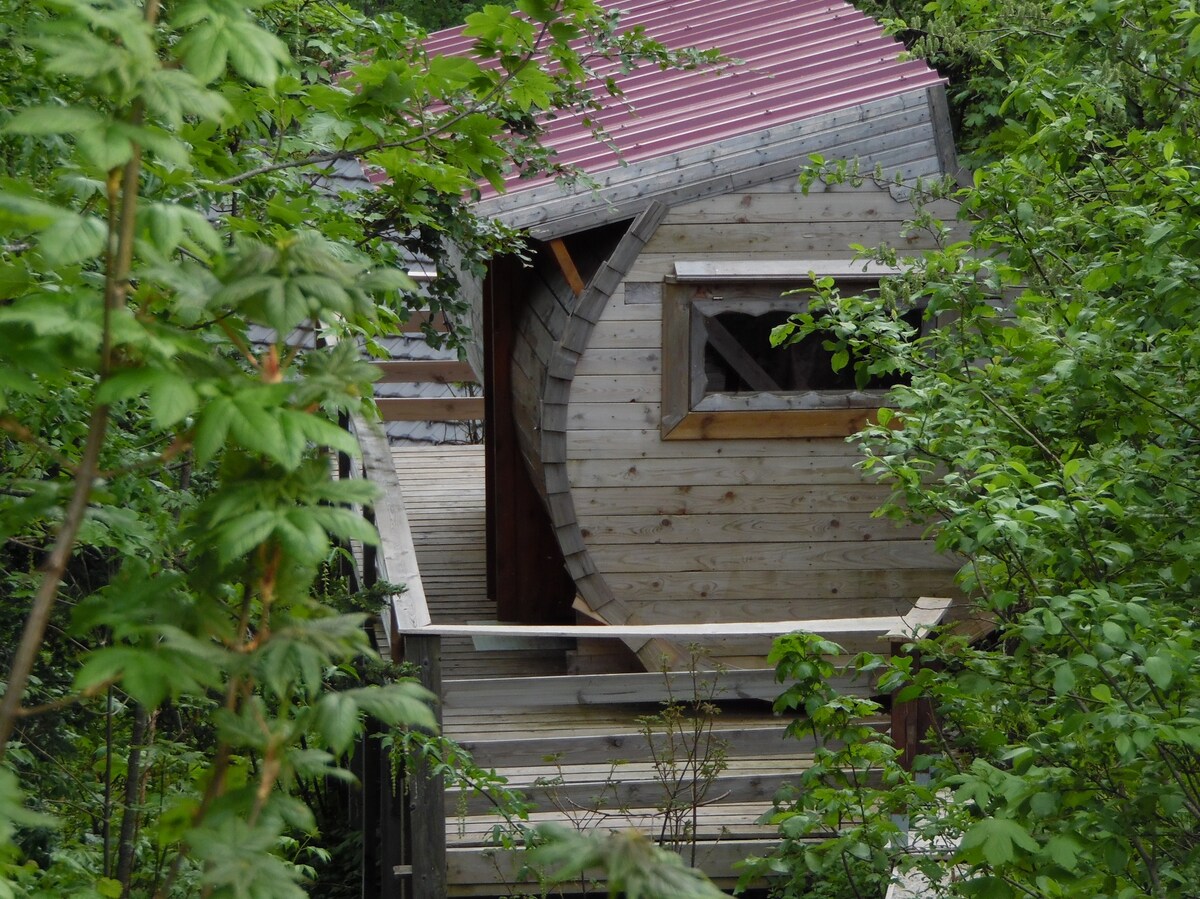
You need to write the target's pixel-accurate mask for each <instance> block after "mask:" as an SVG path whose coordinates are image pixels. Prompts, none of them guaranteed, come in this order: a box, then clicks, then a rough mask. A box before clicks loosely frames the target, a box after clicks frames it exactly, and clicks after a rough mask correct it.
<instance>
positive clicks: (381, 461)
mask: <svg viewBox="0 0 1200 899" xmlns="http://www.w3.org/2000/svg"><path fill="white" fill-rule="evenodd" d="M353 428H354V433H355V435H356V437H357V438H358V443H359V446H360V447H361V448H362V467H363V475H364V477H366V479H367V480H369V481H371V483H373V484H375V485H376V486H377V487H378V488H379V490H380V495H379V497H378V498H377V499H376V500H375V504H374V506H373V507H372V508H373V512H374V516H375V528H376V530H377V531H378V532H379V550H378V552H377V553H376V565H377V567H378V569H379V570H378V572H377V574H378V577H379V578H380V579H381V580H383V581H385V582H387V583H392V584H403V585H404V587H405V591H404V593H401V594H398V595H395V596H393V597H392V598H391V602H390V606H391V620H392V621H393V622H394V623H395V624H396V625H397V626H400V627H421V626H422V625H425V624H429V621H430V618H429V607H428V605H427V604H426V600H425V588H424V585H423V583H422V581H421V570H420V565H419V564H418V560H417V551H416V547H415V546H414V545H413V536H412V527H411V525H410V524H409V520H408V514H407V512H406V511H405V508H404V494H403V490H402V489H401V487H400V482H399V480H398V479H397V477H396V469H395V467H394V466H393V463H392V456H391V453H390V451H389V450H388V445H387V438H386V437H385V436H384V435H383V433H382V432H380V431H379V430H377V429H376V428H375V427H373V426H372V425H369V424H367V423H366V422H364V421H363V420H362V419H359V418H355V419H354V420H353Z"/></svg>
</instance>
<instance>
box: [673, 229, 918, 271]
mask: <svg viewBox="0 0 1200 899" xmlns="http://www.w3.org/2000/svg"><path fill="white" fill-rule="evenodd" d="M814 224H815V223H814ZM898 226H899V223H896V226H895V227H897V229H898ZM903 272H904V266H899V265H884V264H883V263H879V262H872V261H866V260H863V261H856V260H854V259H735V260H720V261H710V260H705V259H698V260H681V261H678V262H676V263H675V275H676V277H678V278H679V280H680V281H688V282H695V283H708V282H717V283H728V282H731V281H771V282H783V283H786V284H803V283H810V282H811V281H812V280H813V279H814V278H837V279H838V280H840V281H854V280H864V281H874V280H878V279H879V278H881V277H886V276H887V275H898V274H901V273H903Z"/></svg>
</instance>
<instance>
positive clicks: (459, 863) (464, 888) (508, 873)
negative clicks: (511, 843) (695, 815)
mask: <svg viewBox="0 0 1200 899" xmlns="http://www.w3.org/2000/svg"><path fill="white" fill-rule="evenodd" d="M778 843H779V840H778V838H770V839H764V840H753V839H746V840H733V839H724V840H721V841H717V842H708V841H701V842H699V843H698V845H697V852H696V867H697V868H699V869H700V870H702V871H704V872H705V873H707V874H710V876H712V877H714V879H716V880H717V882H718V885H721V886H724V887H732V886H733V884H734V881H735V879H736V877H737V869H736V868H735V867H734V866H735V865H736V864H737V863H738V862H741V861H744V860H745V859H746V858H747V857H749V856H751V855H758V856H763V855H769V854H770V852H771V850H772V849H774V848H775V847H776V846H777V845H778ZM449 867H450V883H451V884H452V887H453V889H452V892H451V895H453V896H461V897H466V896H479V897H485V896H488V897H490V896H496V895H497V893H500V895H527V894H528V895H539V890H543V889H544V885H539V884H538V882H537V872H536V871H535V870H534V869H533V868H531V867H530V866H529V864H528V860H527V859H526V858H525V850H523V849H500V848H497V847H475V846H472V847H461V848H460V847H454V848H453V849H451V850H450V855H449ZM593 880H594V881H595V882H598V883H603V881H604V877H603V873H602V872H601V871H600V870H599V869H592V870H590V871H589V873H588V883H589V884H590V883H592V882H593ZM521 887H524V892H522V889H521ZM561 888H562V889H563V890H564V892H568V893H569V890H570V884H567V885H566V886H562V887H561ZM593 892H594V894H596V893H598V894H602V895H608V892H607V890H605V889H603V888H601V889H599V890H598V891H593ZM571 895H574V894H571Z"/></svg>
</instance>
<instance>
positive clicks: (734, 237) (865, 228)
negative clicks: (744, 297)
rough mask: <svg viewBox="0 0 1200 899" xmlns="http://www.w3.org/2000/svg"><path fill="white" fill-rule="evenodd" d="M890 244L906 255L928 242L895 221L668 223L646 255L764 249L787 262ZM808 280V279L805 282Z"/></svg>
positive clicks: (845, 255)
mask: <svg viewBox="0 0 1200 899" xmlns="http://www.w3.org/2000/svg"><path fill="white" fill-rule="evenodd" d="M884 243H886V244H890V245H892V246H895V247H897V248H898V249H899V250H900V251H901V252H904V251H905V250H906V249H907V248H908V247H910V246H912V247H913V248H914V249H921V248H922V245H923V244H926V243H928V241H927V240H925V239H923V238H922V235H920V234H911V235H908V236H907V237H906V236H904V235H903V234H902V233H901V228H900V227H898V223H896V222H887V221H883V222H857V223H856V222H830V223H826V222H813V223H811V224H807V223H804V224H797V223H791V224H787V223H779V222H746V223H742V224H739V225H738V227H737V228H731V227H729V223H725V222H720V221H716V222H708V223H706V224H703V225H692V224H678V225H676V224H673V223H672V222H670V221H668V222H665V223H664V224H663V225H662V227H660V228H659V230H658V232H657V233H656V234H655V235H654V239H653V240H652V241H651V242H650V243H649V244H647V245H646V252H647V253H676V254H683V253H690V254H696V255H701V254H710V253H724V254H729V253H741V254H744V255H746V256H749V255H751V254H756V253H761V252H763V251H764V250H766V251H768V252H770V253H773V254H776V255H778V256H781V257H784V258H807V257H809V254H810V253H811V254H814V255H813V256H812V258H813V259H814V261H815V259H817V258H819V256H817V255H816V254H829V255H832V256H834V257H835V258H836V257H841V258H842V259H847V258H852V257H853V254H854V250H853V245H854V244H861V245H863V246H878V245H880V244H884ZM804 280H805V281H807V280H808V279H807V278H804Z"/></svg>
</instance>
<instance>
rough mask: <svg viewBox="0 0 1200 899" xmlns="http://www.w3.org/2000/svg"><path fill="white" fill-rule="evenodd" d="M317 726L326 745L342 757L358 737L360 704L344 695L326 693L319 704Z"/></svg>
mask: <svg viewBox="0 0 1200 899" xmlns="http://www.w3.org/2000/svg"><path fill="white" fill-rule="evenodd" d="M315 726H316V729H317V730H318V731H319V732H320V733H321V735H322V736H323V737H324V738H325V742H326V745H328V746H329V748H330V749H332V750H333V751H334V752H336V753H338V754H339V755H340V754H341V753H343V752H345V751H346V750H348V749H349V748H350V747H351V746H352V745H353V744H354V738H355V737H356V736H357V735H358V730H359V714H358V703H356V702H355V701H354V698H353V697H352V696H347V695H346V694H344V693H326V694H325V695H324V696H322V697H321V699H320V701H319V702H318V703H317V719H316V725H315Z"/></svg>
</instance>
